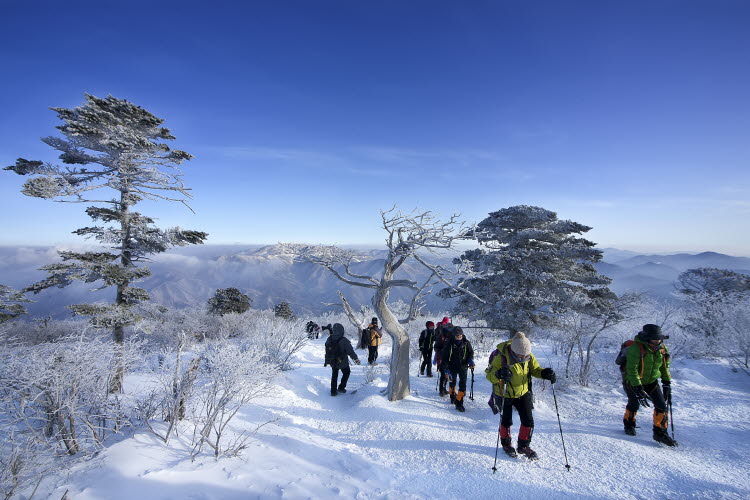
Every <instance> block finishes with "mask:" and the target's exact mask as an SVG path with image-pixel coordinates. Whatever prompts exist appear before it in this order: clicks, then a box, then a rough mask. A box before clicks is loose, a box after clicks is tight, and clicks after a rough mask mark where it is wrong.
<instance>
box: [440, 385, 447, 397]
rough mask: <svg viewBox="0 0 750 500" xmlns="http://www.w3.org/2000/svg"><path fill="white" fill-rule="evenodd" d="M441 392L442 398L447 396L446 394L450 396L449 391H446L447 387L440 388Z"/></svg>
mask: <svg viewBox="0 0 750 500" xmlns="http://www.w3.org/2000/svg"><path fill="white" fill-rule="evenodd" d="M439 392H440V395H441V396H445V395H446V394H448V391H446V390H445V387H442V386H441V387H440V391H439Z"/></svg>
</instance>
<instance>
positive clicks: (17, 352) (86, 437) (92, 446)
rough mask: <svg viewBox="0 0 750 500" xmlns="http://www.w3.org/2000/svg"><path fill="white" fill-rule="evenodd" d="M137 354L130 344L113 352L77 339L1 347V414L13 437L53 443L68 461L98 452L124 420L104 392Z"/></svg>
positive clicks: (97, 341) (117, 403) (98, 341)
mask: <svg viewBox="0 0 750 500" xmlns="http://www.w3.org/2000/svg"><path fill="white" fill-rule="evenodd" d="M138 348H139V345H138V344H137V343H136V342H134V341H129V342H125V343H124V344H122V345H120V346H117V345H114V344H113V343H112V342H109V341H106V340H104V339H102V338H98V337H92V336H84V335H82V334H81V335H78V336H74V337H65V338H62V339H60V340H58V341H57V342H51V343H44V344H38V345H31V346H23V345H21V346H9V345H3V346H2V348H1V349H0V387H2V392H1V393H0V397H1V399H0V412H2V414H4V415H5V416H6V418H8V421H9V423H10V425H12V426H14V428H15V429H16V430H17V431H18V432H22V433H26V434H29V435H31V436H33V437H34V438H35V439H36V440H37V441H39V442H44V441H46V440H51V441H52V442H56V443H57V444H58V445H60V446H61V447H62V448H63V449H64V450H65V452H66V453H68V454H70V455H74V454H76V453H78V452H88V451H94V450H97V449H100V448H101V446H102V443H103V441H104V440H105V439H106V437H107V436H109V435H110V434H112V433H115V432H118V431H119V430H120V428H121V427H122V425H123V424H124V422H125V420H126V415H125V414H124V410H123V407H122V404H121V400H120V397H119V396H118V395H116V394H110V393H109V388H110V384H111V381H112V379H113V378H114V377H116V375H117V370H118V367H119V366H124V367H125V368H131V367H132V366H133V365H134V364H135V362H136V360H137V359H139V349H138ZM119 360H121V361H119ZM120 363H122V364H120Z"/></svg>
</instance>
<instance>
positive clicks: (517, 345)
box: [510, 332, 531, 356]
mask: <svg viewBox="0 0 750 500" xmlns="http://www.w3.org/2000/svg"><path fill="white" fill-rule="evenodd" d="M510 349H511V350H512V351H513V352H514V353H515V354H516V355H518V356H528V355H529V354H531V342H529V339H527V338H526V335H524V333H523V332H518V333H516V334H515V335H514V336H513V339H512V340H511V341H510Z"/></svg>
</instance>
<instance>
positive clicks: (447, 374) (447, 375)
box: [445, 370, 451, 379]
mask: <svg viewBox="0 0 750 500" xmlns="http://www.w3.org/2000/svg"><path fill="white" fill-rule="evenodd" d="M445 376H446V378H449V379H450V378H451V371H450V370H445Z"/></svg>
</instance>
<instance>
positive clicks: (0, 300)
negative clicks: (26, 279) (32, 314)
mask: <svg viewBox="0 0 750 500" xmlns="http://www.w3.org/2000/svg"><path fill="white" fill-rule="evenodd" d="M24 302H29V300H28V299H26V298H24V296H23V293H21V292H18V291H16V290H13V289H12V288H10V287H9V286H6V285H0V324H2V323H5V322H6V321H10V320H12V319H15V318H17V317H18V316H20V315H22V314H26V308H24V307H23V306H22V305H21V304H23V303H24Z"/></svg>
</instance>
